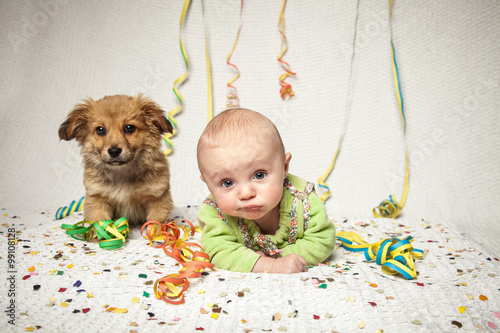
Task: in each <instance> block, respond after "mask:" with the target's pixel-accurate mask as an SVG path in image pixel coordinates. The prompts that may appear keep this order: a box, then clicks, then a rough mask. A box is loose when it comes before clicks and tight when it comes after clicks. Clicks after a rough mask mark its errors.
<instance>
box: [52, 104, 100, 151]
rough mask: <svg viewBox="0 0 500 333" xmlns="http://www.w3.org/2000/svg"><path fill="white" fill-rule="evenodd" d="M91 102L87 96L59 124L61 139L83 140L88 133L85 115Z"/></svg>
mask: <svg viewBox="0 0 500 333" xmlns="http://www.w3.org/2000/svg"><path fill="white" fill-rule="evenodd" d="M92 103H93V100H92V99H90V98H89V99H87V100H84V101H83V103H82V104H78V105H76V106H75V107H74V108H73V110H72V111H71V112H70V113H69V115H68V117H67V118H66V120H65V121H64V122H63V123H62V124H61V126H59V138H60V139H61V140H66V141H69V140H73V139H76V140H77V141H78V142H83V140H84V139H85V137H86V136H87V134H88V128H87V117H88V112H89V108H90V105H91V104H92Z"/></svg>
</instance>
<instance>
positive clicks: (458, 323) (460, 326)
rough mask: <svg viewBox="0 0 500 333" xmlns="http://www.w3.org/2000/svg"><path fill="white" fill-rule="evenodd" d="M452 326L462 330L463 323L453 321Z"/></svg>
mask: <svg viewBox="0 0 500 333" xmlns="http://www.w3.org/2000/svg"><path fill="white" fill-rule="evenodd" d="M451 324H452V325H455V326H457V327H458V328H462V323H461V322H458V321H456V320H453V321H452V322H451Z"/></svg>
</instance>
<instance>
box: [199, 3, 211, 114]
mask: <svg viewBox="0 0 500 333" xmlns="http://www.w3.org/2000/svg"><path fill="white" fill-rule="evenodd" d="M201 6H202V10H203V22H204V25H205V27H204V29H205V58H206V59H207V96H208V97H207V98H208V112H207V122H208V121H210V120H212V118H213V93H212V74H211V70H210V56H209V52H208V37H207V26H206V21H205V5H204V3H203V0H201Z"/></svg>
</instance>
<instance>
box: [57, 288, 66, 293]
mask: <svg viewBox="0 0 500 333" xmlns="http://www.w3.org/2000/svg"><path fill="white" fill-rule="evenodd" d="M58 291H59V292H60V293H63V292H65V291H66V288H59V290H58Z"/></svg>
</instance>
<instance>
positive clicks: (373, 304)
mask: <svg viewBox="0 0 500 333" xmlns="http://www.w3.org/2000/svg"><path fill="white" fill-rule="evenodd" d="M368 304H370V305H371V306H377V303H375V302H368Z"/></svg>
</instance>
